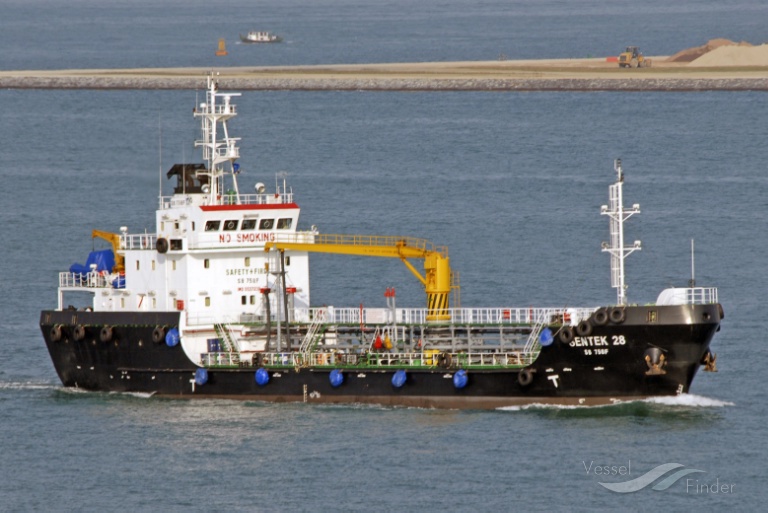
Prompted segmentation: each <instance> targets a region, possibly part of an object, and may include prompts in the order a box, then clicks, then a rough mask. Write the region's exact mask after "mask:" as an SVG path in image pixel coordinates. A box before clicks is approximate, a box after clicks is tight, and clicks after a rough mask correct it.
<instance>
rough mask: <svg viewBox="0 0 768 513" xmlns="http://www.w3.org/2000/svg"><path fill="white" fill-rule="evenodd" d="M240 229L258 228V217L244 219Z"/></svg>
mask: <svg viewBox="0 0 768 513" xmlns="http://www.w3.org/2000/svg"><path fill="white" fill-rule="evenodd" d="M240 229H241V230H255V229H256V219H243V222H242V223H240Z"/></svg>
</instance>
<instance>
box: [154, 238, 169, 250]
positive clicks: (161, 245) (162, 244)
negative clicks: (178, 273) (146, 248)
mask: <svg viewBox="0 0 768 513" xmlns="http://www.w3.org/2000/svg"><path fill="white" fill-rule="evenodd" d="M155 249H156V250H157V252H158V253H168V239H166V238H164V237H158V238H157V242H156V243H155Z"/></svg>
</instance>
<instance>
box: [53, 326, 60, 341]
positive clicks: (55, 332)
mask: <svg viewBox="0 0 768 513" xmlns="http://www.w3.org/2000/svg"><path fill="white" fill-rule="evenodd" d="M61 336H62V332H61V324H54V325H53V327H52V328H51V341H52V342H58V341H59V340H61Z"/></svg>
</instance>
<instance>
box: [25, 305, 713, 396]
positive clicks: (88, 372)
mask: <svg viewBox="0 0 768 513" xmlns="http://www.w3.org/2000/svg"><path fill="white" fill-rule="evenodd" d="M721 312H722V310H721V308H720V305H716V304H713V305H681V306H661V307H629V308H627V309H626V319H624V320H622V322H621V323H613V322H606V323H605V325H595V326H593V327H591V329H590V330H591V333H590V334H589V335H585V336H581V337H579V336H578V335H576V336H575V337H574V338H573V339H570V337H568V336H563V335H562V334H560V333H558V332H557V329H558V327H554V326H553V327H552V328H553V330H554V331H556V333H558V334H557V335H556V336H555V342H554V343H553V344H552V345H550V346H547V347H544V348H542V350H541V352H540V354H539V356H538V358H537V359H536V360H535V361H534V362H533V364H531V365H530V366H528V367H527V371H529V372H530V379H529V380H528V379H525V378H526V377H529V376H527V375H526V376H521V372H522V370H521V369H520V368H472V367H470V368H468V369H466V370H467V377H468V380H467V383H466V386H464V387H463V388H457V387H456V386H455V385H454V380H453V379H452V378H453V377H454V375H455V373H456V372H457V371H458V370H459V368H458V367H457V366H451V367H446V368H438V367H421V368H406V380H405V383H404V385H402V386H401V387H395V386H394V385H393V384H392V378H393V375H394V373H395V372H396V371H397V370H398V368H403V367H396V366H390V367H388V368H380V367H379V368H371V367H358V366H352V365H348V366H344V365H341V366H337V367H333V366H316V367H313V368H294V367H293V366H280V365H274V366H266V370H267V371H268V373H269V382H268V383H266V384H265V385H259V384H257V383H256V379H255V371H256V370H257V369H256V367H252V366H251V365H250V363H248V364H241V366H240V367H227V368H219V367H211V368H208V369H207V376H206V380H205V383H204V384H196V383H195V371H196V370H197V369H199V366H198V365H195V364H194V363H193V362H192V361H191V360H190V359H189V358H188V357H187V355H186V354H185V352H184V350H183V349H182V344H179V345H176V346H174V347H168V346H167V345H166V344H165V343H162V342H160V343H156V342H153V330H154V329H155V328H156V327H157V326H167V327H174V326H178V323H179V315H180V314H179V312H159V313H151V314H150V313H110V312H87V311H44V312H42V315H41V322H40V325H41V329H42V332H43V336H44V338H45V340H46V344H47V346H48V350H49V352H50V354H51V358H52V359H53V363H54V366H55V368H56V371H57V373H58V375H59V378H60V379H61V381H62V383H63V384H64V386H66V387H78V388H82V389H86V390H94V391H108V392H138V393H148V394H154V395H158V396H169V397H190V398H191V397H202V398H228V399H243V400H259V401H274V402H284V401H299V402H309V403H372V404H383V405H400V406H417V407H428V408H431V407H435V408H498V407H504V406H517V405H523V404H532V403H542V404H577V405H578V404H583V405H592V404H610V403H612V402H615V401H622V400H624V401H625V400H633V399H639V398H647V397H654V396H668V395H675V394H680V393H685V392H688V391H689V389H690V386H691V382H692V381H693V378H694V376H695V375H696V372H697V371H698V369H699V367H700V365H701V362H702V359H703V357H704V355H705V354H706V353H707V352H708V351H709V344H710V341H711V339H712V337H713V336H714V333H715V332H716V331H717V330H718V328H719V324H720V319H721V316H722V314H721ZM55 325H61V326H62V330H61V332H62V336H61V337H60V339H59V340H58V341H54V340H52V333H51V331H52V328H53V326H55ZM76 326H81V327H84V328H85V333H84V335H85V336H84V337H82V339H81V340H74V336H73V335H74V332H75V328H76ZM104 326H111V327H112V328H113V336H112V337H111V338H110V340H109V341H106V342H103V341H102V340H101V337H100V331H101V329H102V327H104ZM660 354H663V355H664V358H663V360H664V361H663V365H661V366H660V367H658V369H657V370H656V371H654V369H653V368H652V367H653V366H652V365H651V363H653V361H654V360H657V358H658V355H660ZM649 355H650V356H651V362H650V363H649V361H648V358H647V357H648V356H649ZM335 368H338V369H340V370H341V371H342V372H343V378H344V379H343V383H342V384H341V385H339V386H336V387H334V386H332V385H331V380H330V379H329V378H330V374H331V372H332V371H333V370H334V369H335Z"/></svg>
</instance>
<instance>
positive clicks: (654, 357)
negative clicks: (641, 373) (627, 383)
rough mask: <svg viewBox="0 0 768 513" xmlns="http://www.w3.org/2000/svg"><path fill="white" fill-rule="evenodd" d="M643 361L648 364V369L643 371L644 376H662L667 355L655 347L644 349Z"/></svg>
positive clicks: (664, 372)
mask: <svg viewBox="0 0 768 513" xmlns="http://www.w3.org/2000/svg"><path fill="white" fill-rule="evenodd" d="M645 363H646V364H647V365H648V370H647V371H645V375H646V376H662V375H664V374H666V373H667V371H665V370H664V366H665V365H666V364H667V357H666V356H664V353H662V352H661V350H660V349H658V348H656V347H654V348H651V349H648V350H646V351H645Z"/></svg>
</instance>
